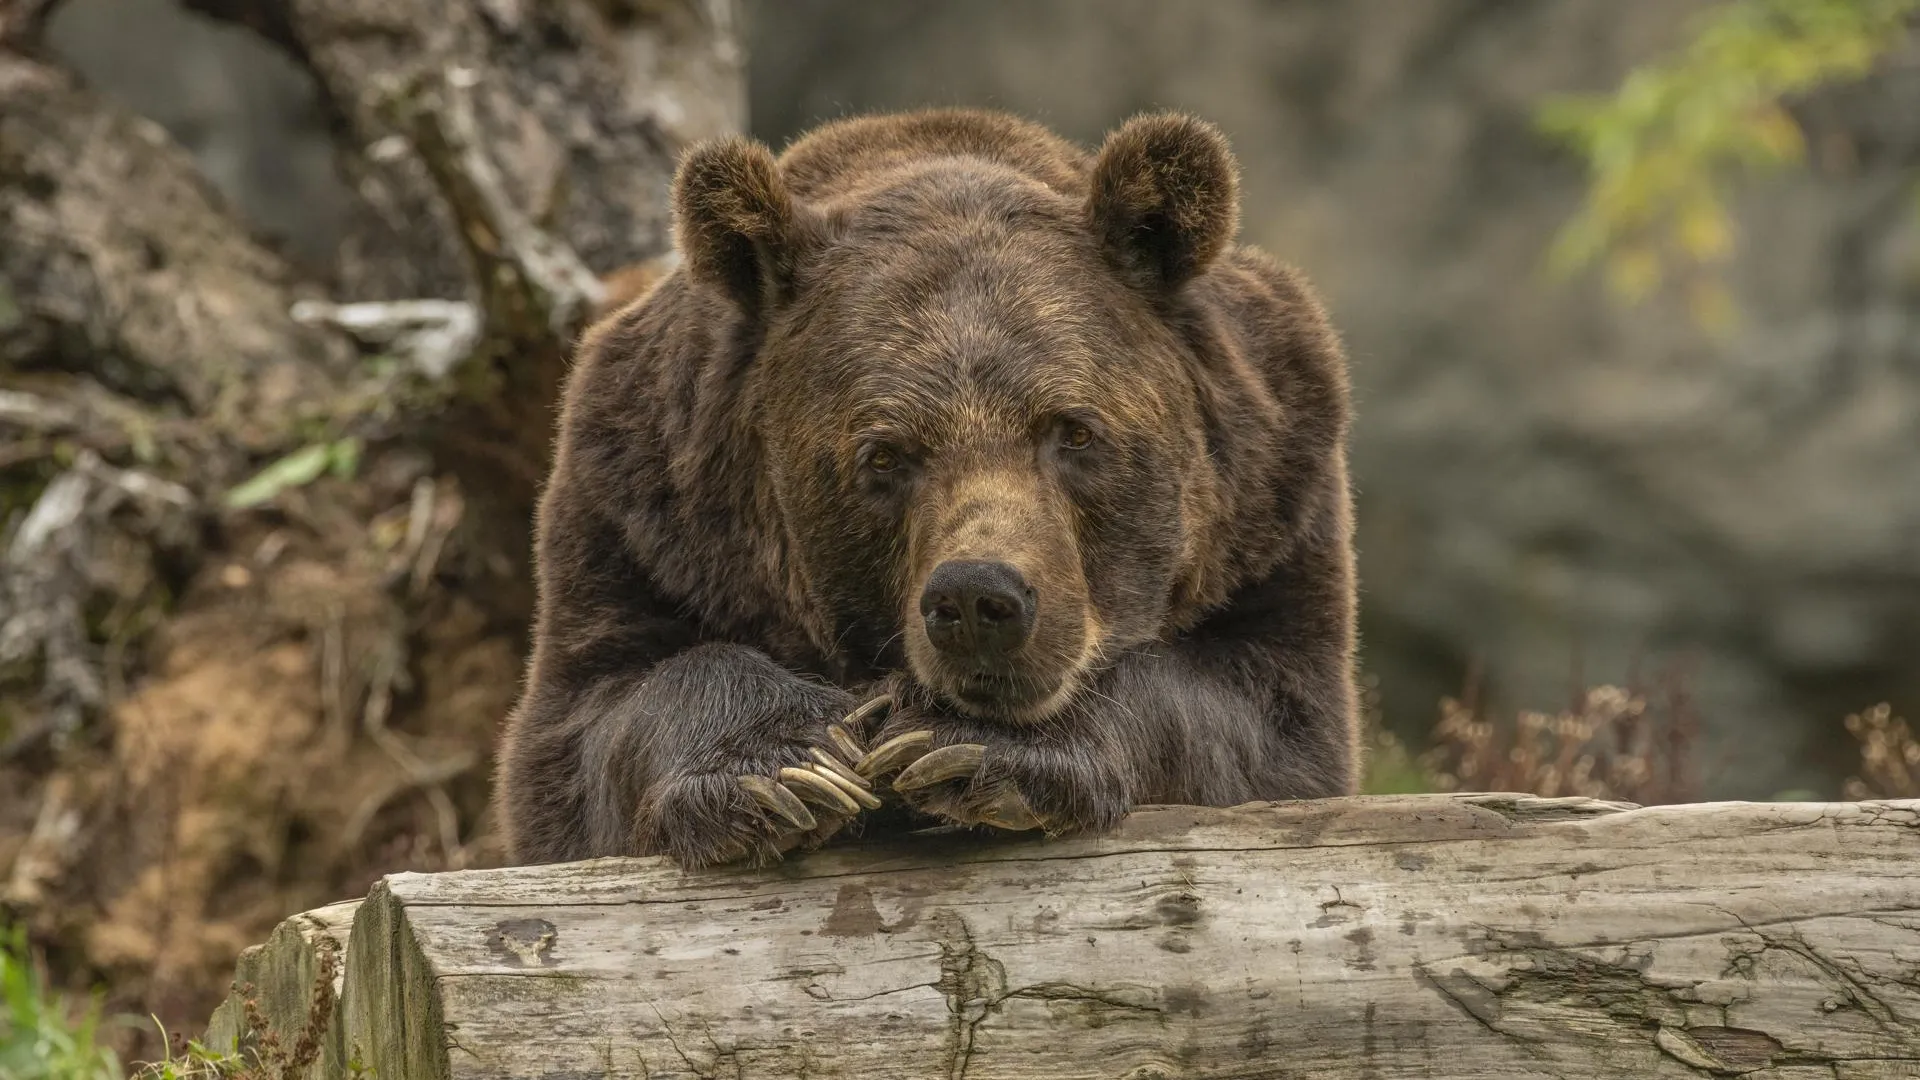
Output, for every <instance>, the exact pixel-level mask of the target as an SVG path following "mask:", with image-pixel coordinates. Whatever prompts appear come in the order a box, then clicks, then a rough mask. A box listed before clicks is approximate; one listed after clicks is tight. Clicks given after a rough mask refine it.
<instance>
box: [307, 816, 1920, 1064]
mask: <svg viewBox="0 0 1920 1080" xmlns="http://www.w3.org/2000/svg"><path fill="white" fill-rule="evenodd" d="M1916 856H1920V802H1869V803H1835V804H1806V803H1795V804H1787V803H1778V804H1749V803H1720V804H1699V805H1690V806H1674V807H1651V808H1645V809H1636V808H1628V807H1623V806H1621V805H1620V804H1608V803H1596V802H1591V801H1587V800H1577V799H1575V800H1542V799H1534V798H1531V797H1529V796H1523V795H1469V796H1390V797H1372V798H1356V799H1336V800H1323V801H1314V802H1299V803H1289V804H1275V805H1266V804H1261V805H1250V806H1246V807H1238V808H1233V809H1224V810H1218V809H1198V808H1190V807H1154V808H1146V809H1143V810H1140V811H1138V812H1136V813H1135V814H1134V815H1133V816H1132V817H1131V818H1130V819H1129V820H1128V821H1127V822H1126V823H1125V824H1124V825H1123V826H1122V827H1121V828H1120V829H1119V830H1118V831H1116V832H1114V833H1112V834H1109V835H1107V836H1104V837H1097V838H1082V839H1072V840H1061V841H1052V842H1049V841H1044V840H1038V839H1025V838H1019V837H1007V836H1000V837H989V836H979V835H960V834H944V835H939V834H935V835H920V836H914V837H909V838H904V839H901V840H896V841H893V842H889V843H875V844H871V845H866V846H861V845H854V846H849V847H845V848H840V849H832V850H828V851H823V852H818V853H815V854H813V855H810V856H807V857H803V858H798V859H794V860H792V861H790V862H788V863H786V864H784V865H782V866H780V867H776V868H773V869H770V870H760V871H754V870H746V869H736V870H722V871H709V872H703V873H698V874H686V873H682V872H681V871H679V870H677V869H675V868H673V867H672V866H670V865H668V864H666V863H664V862H662V861H659V860H653V859H606V860H596V861H591V862H585V863H576V864H568V865H561V866H547V867H533V868H519V869H507V870H491V871H475V872H466V873H455V874H437V875H418V874H400V875H395V876H392V877H390V878H387V879H385V880H384V881H383V882H381V883H380V884H379V885H378V886H376V888H375V889H374V891H373V894H372V895H371V896H370V897H369V898H368V900H367V902H366V903H365V904H363V905H362V906H361V907H360V909H359V911H358V914H357V918H356V921H355V925H354V929H353V935H352V940H351V943H350V946H349V953H348V964H347V974H346V980H345V990H344V992H345V1002H344V1015H345V1022H346V1025H347V1030H346V1032H345V1034H344V1038H345V1042H346V1044H347V1045H348V1047H349V1053H352V1052H353V1050H354V1049H356V1048H357V1049H358V1050H359V1051H360V1052H361V1054H362V1055H363V1057H364V1058H365V1059H366V1060H367V1061H368V1062H369V1063H370V1064H372V1065H373V1066H374V1068H375V1070H376V1075H380V1076H407V1077H418V1078H423V1080H424V1078H438V1077H473V1078H479V1077H563V1076H564V1077H582V1078H584V1077H646V1078H650V1080H663V1078H670V1077H684V1078H692V1077H728V1078H733V1077H781V1078H792V1077H809V1078H826V1077H862V1078H878V1077H944V1078H948V1080H958V1078H961V1077H966V1078H972V1080H989V1078H995V1080H998V1078H1007V1080H1011V1078H1040V1077H1044V1078H1047V1080H1066V1078H1079V1077H1089V1078H1091V1077H1101V1078H1130V1080H1149V1078H1156V1077H1158V1078H1174V1077H1183V1078H1184V1077H1208V1078H1215V1077H1220V1078H1224V1077H1246V1078H1254V1077H1260V1078H1274V1080H1278V1078H1290V1080H1291V1078H1308V1077H1369V1078H1389V1077H1431V1078H1454V1077H1458V1078H1462V1080H1465V1078H1473V1080H1496V1078H1520V1077H1528V1078H1532V1077H1580V1078H1582V1080H1587V1078H1593V1077H1636V1078H1638V1077H1699V1076H1744V1077H1754V1078H1779V1080H1787V1078H1792V1080H1810V1078H1814V1077H1820V1078H1832V1080H1860V1078H1866V1077H1912V1076H1920V876H1916V867H1920V861H1917V860H1916Z"/></svg>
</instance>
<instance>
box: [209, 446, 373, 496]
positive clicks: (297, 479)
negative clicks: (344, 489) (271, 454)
mask: <svg viewBox="0 0 1920 1080" xmlns="http://www.w3.org/2000/svg"><path fill="white" fill-rule="evenodd" d="M359 467H360V440H359V439H340V440H337V441H334V442H318V443H311V444H309V445H307V446H303V447H301V448H300V449H298V450H295V451H294V452H293V453H291V454H288V455H287V456H286V457H283V458H281V459H280V460H278V461H276V462H274V463H273V464H271V465H269V466H267V467H266V468H264V469H261V470H260V471H259V472H257V473H255V474H254V475H253V478H252V479H250V480H248V481H246V482H245V483H243V484H240V485H238V486H236V487H234V488H233V489H232V490H231V491H228V492H227V497H226V504H227V508H228V509H229V510H244V509H246V508H247V507H249V506H258V505H259V504H261V503H264V502H269V501H271V500H272V499H273V497H274V496H276V495H278V494H280V493H281V492H283V491H286V490H288V489H289V488H297V487H302V486H304V485H307V484H311V483H313V482H314V481H315V480H318V479H320V476H321V474H323V473H326V472H332V473H333V474H334V475H335V476H338V477H343V478H344V477H349V476H352V475H353V474H354V471H355V470H356V469H358V468H359Z"/></svg>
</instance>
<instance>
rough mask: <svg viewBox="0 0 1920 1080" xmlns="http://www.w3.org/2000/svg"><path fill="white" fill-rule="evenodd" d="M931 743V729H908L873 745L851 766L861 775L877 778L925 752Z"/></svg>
mask: <svg viewBox="0 0 1920 1080" xmlns="http://www.w3.org/2000/svg"><path fill="white" fill-rule="evenodd" d="M932 745H933V732H931V731H909V732H907V733H906V734H904V735H895V736H894V737H893V738H891V739H888V740H887V741H886V742H883V743H881V744H880V745H879V746H876V747H874V748H873V750H872V752H870V753H868V754H867V756H865V757H863V758H861V759H860V761H859V763H858V764H856V765H855V766H854V767H853V768H854V771H855V772H857V773H859V774H860V775H861V776H865V777H869V778H874V779H877V778H879V777H880V776H881V775H882V774H883V773H889V772H892V771H893V770H895V769H897V768H900V767H901V766H903V765H905V764H907V763H908V762H910V761H912V760H913V759H914V758H917V757H919V756H920V755H922V754H924V753H926V752H927V750H928V748H929V747H931V746H932Z"/></svg>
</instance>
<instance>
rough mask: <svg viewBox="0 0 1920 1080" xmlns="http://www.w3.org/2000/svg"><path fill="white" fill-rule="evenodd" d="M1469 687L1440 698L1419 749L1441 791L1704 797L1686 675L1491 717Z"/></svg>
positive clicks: (1648, 800)
mask: <svg viewBox="0 0 1920 1080" xmlns="http://www.w3.org/2000/svg"><path fill="white" fill-rule="evenodd" d="M1475 697H1476V695H1474V694H1473V693H1471V692H1470V693H1468V694H1466V695H1463V696H1462V697H1461V698H1459V699H1455V698H1447V699H1444V700H1442V701H1441V703H1440V722H1439V723H1438V724H1437V725H1435V727H1434V730H1433V746H1432V748H1431V749H1429V750H1428V751H1427V752H1426V753H1424V754H1422V755H1421V756H1420V758H1419V763H1420V766H1421V769H1422V770H1423V771H1424V772H1425V773H1426V774H1427V776H1428V777H1429V779H1430V781H1431V783H1432V786H1433V787H1434V788H1435V789H1437V790H1440V791H1524V792H1530V793H1532V794H1535V795H1543V796H1547V797H1556V796H1563V795H1583V796H1586V797H1588V798H1594V799H1618V800H1624V801H1626V802H1634V803H1640V804H1642V805H1651V804H1656V803H1676V802H1691V801H1694V800H1696V799H1697V798H1698V797H1699V790H1698V781H1697V779H1696V777H1695V769H1694V763H1693V748H1694V747H1695V745H1696V744H1697V743H1698V742H1699V730H1700V724H1699V718H1698V716H1697V714H1696V713H1695V712H1694V710H1693V708H1692V703H1691V699H1690V698H1689V696H1688V694H1687V692H1686V684H1685V680H1684V679H1682V678H1680V677H1679V676H1678V675H1677V674H1672V673H1669V674H1667V675H1665V676H1663V677H1661V678H1660V679H1658V680H1656V681H1655V682H1654V683H1653V684H1652V685H1650V686H1631V685H1630V686H1612V685H1603V686H1595V687H1590V688H1588V689H1586V690H1584V691H1582V692H1581V693H1580V694H1578V695H1577V696H1576V698H1575V699H1574V700H1573V701H1572V702H1571V703H1569V705H1568V706H1567V707H1566V708H1565V709H1562V710H1560V711H1559V712H1555V713H1545V712H1533V711H1528V712H1522V713H1520V714H1519V716H1518V717H1516V718H1515V719H1514V720H1513V721H1511V722H1499V721H1495V720H1493V719H1490V718H1488V717H1487V716H1485V715H1484V714H1483V712H1482V710H1481V709H1480V708H1479V707H1478V705H1477V704H1476V703H1475Z"/></svg>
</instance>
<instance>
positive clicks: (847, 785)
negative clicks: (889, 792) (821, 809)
mask: <svg viewBox="0 0 1920 1080" xmlns="http://www.w3.org/2000/svg"><path fill="white" fill-rule="evenodd" d="M807 768H809V769H812V770H813V771H815V772H817V773H819V774H820V775H822V776H824V777H826V778H827V779H829V780H831V781H833V782H834V783H836V784H839V785H840V788H841V790H843V791H845V792H846V793H847V794H848V795H850V796H852V798H853V801H854V802H857V803H859V804H860V805H861V806H863V807H865V808H867V809H868V810H877V809H879V807H880V800H879V799H877V798H875V797H874V795H873V785H872V784H869V783H868V782H867V780H866V778H865V777H863V776H861V775H860V774H859V773H857V772H854V771H853V770H852V769H850V768H848V767H847V766H845V765H842V764H841V763H840V762H838V761H836V760H834V758H833V755H832V754H829V753H827V752H826V751H824V750H818V749H816V750H814V752H813V760H812V761H810V762H808V763H807Z"/></svg>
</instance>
